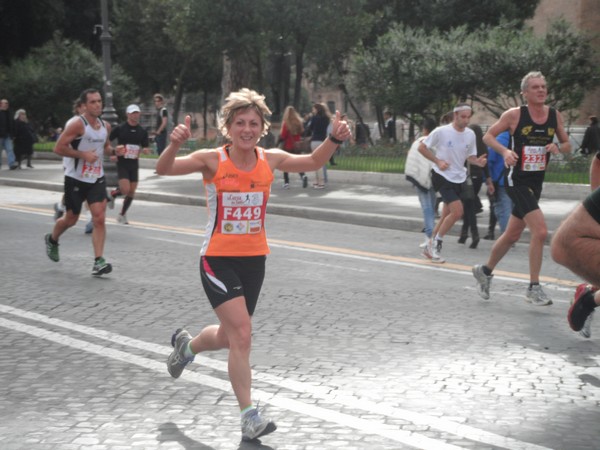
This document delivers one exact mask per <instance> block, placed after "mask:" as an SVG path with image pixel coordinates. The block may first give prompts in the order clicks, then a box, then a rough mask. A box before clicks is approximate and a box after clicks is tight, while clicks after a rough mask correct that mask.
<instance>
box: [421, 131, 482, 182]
mask: <svg viewBox="0 0 600 450" xmlns="http://www.w3.org/2000/svg"><path fill="white" fill-rule="evenodd" d="M425 145H426V146H427V148H428V149H431V150H432V151H433V152H434V153H435V156H436V157H437V158H438V159H441V160H443V161H446V162H447V163H448V164H449V167H448V168H447V169H446V170H440V168H439V167H438V166H437V164H434V165H433V170H434V171H435V172H436V173H438V174H440V175H441V176H443V177H444V178H445V179H446V180H448V181H450V182H452V183H463V182H464V181H465V180H466V179H467V168H466V167H465V162H466V160H467V158H468V157H469V156H477V143H476V141H475V133H474V132H473V130H471V129H470V128H465V129H464V130H463V131H456V129H455V128H454V127H453V126H452V124H451V123H450V124H448V125H443V126H441V127H437V128H436V129H435V130H433V131H432V132H431V134H430V135H429V136H427V138H426V139H425Z"/></svg>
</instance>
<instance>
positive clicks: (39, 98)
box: [3, 34, 133, 127]
mask: <svg viewBox="0 0 600 450" xmlns="http://www.w3.org/2000/svg"><path fill="white" fill-rule="evenodd" d="M9 72H10V74H11V76H10V77H7V78H6V79H5V80H3V88H4V89H5V90H6V92H10V101H11V103H12V104H13V105H14V106H15V107H16V108H24V109H25V110H27V113H28V116H29V117H30V119H31V120H32V121H33V122H34V123H37V124H38V125H39V124H44V125H46V126H49V127H58V126H62V125H63V124H64V123H65V121H66V120H67V119H68V118H69V117H71V116H72V106H73V101H74V100H75V99H76V98H78V97H79V94H80V93H81V92H82V91H83V90H84V89H87V88H97V89H99V90H100V91H102V74H103V70H102V64H101V62H100V61H99V60H98V58H97V57H96V56H95V55H94V54H93V53H92V52H91V51H90V50H88V49H86V48H84V47H83V46H82V45H81V44H79V43H78V42H73V41H69V40H67V39H64V38H62V36H61V35H60V34H56V35H55V36H54V38H53V39H52V40H50V41H49V42H47V43H46V44H44V45H43V46H41V47H39V48H36V49H33V50H32V51H31V52H30V53H29V54H28V56H27V57H25V58H23V59H19V60H14V61H13V63H12V64H11V65H10V66H9ZM113 85H114V88H115V89H114V90H115V96H114V103H115V107H116V108H117V109H121V110H122V109H124V108H125V106H126V105H127V103H126V102H127V101H128V100H129V98H131V97H130V96H131V93H132V91H133V82H132V81H131V79H130V78H129V77H127V76H126V75H125V74H124V73H123V71H122V70H121V69H120V68H119V67H118V66H115V67H113Z"/></svg>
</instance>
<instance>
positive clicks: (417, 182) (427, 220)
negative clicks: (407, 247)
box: [404, 118, 435, 252]
mask: <svg viewBox="0 0 600 450" xmlns="http://www.w3.org/2000/svg"><path fill="white" fill-rule="evenodd" d="M434 128H435V120H434V119H431V118H426V119H424V120H423V124H422V125H421V136H420V137H418V138H417V139H415V141H414V142H413V143H412V145H411V146H410V150H408V155H406V166H405V168H404V173H405V175H406V179H407V180H408V181H410V182H411V183H412V185H413V187H414V188H415V189H416V191H417V196H418V197H419V203H420V204H421V210H422V211H423V222H424V227H423V232H424V233H425V242H424V243H423V244H421V248H423V249H425V248H426V247H427V246H428V245H429V241H430V240H431V238H432V237H433V227H434V226H435V189H434V188H433V186H432V184H431V167H432V165H433V163H432V162H431V161H429V160H428V159H427V158H425V157H424V156H423V155H421V153H420V152H419V145H421V142H423V141H424V140H425V138H426V137H427V136H429V133H431V132H432V131H433V130H434ZM423 251H424V252H425V250H423Z"/></svg>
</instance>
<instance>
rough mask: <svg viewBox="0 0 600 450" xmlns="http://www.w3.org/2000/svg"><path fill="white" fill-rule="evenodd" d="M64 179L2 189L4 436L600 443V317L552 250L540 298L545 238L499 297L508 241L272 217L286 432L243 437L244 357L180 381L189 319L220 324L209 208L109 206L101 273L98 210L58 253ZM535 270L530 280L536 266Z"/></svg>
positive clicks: (230, 444) (204, 362) (279, 413)
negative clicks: (577, 299)
mask: <svg viewBox="0 0 600 450" xmlns="http://www.w3.org/2000/svg"><path fill="white" fill-rule="evenodd" d="M59 198H60V194H59V193H58V192H46V191H40V190H30V189H20V188H10V187H6V186H2V187H0V210H1V213H0V224H1V229H2V231H3V233H2V234H3V236H2V237H3V239H2V243H1V244H0V254H1V255H2V257H1V258H0V282H1V286H2V289H0V333H1V334H0V335H1V336H2V340H1V344H0V349H1V351H0V448H2V449H9V450H12V449H57V450H58V449H60V450H62V449H131V448H140V449H155V448H159V449H181V448H184V449H202V450H211V449H212V450H225V449H263V450H269V449H273V450H275V449H276V450H296V449H314V450H317V449H319V450H321V449H324V450H329V449H357V450H358V449H360V450H363V449H364V450H372V449H374V450H390V449H405V448H424V449H425V448H427V449H430V448H431V449H438V448H439V449H451V448H467V449H499V448H507V449H541V448H553V449H569V450H571V449H590V448H599V447H600V444H598V442H599V440H600V431H599V430H600V427H599V426H598V424H599V423H600V408H599V406H600V369H599V368H598V362H599V356H598V351H599V350H600V345H599V344H598V342H599V341H598V339H599V338H600V331H597V327H596V329H595V330H594V335H593V336H592V338H591V339H588V340H586V339H583V338H581V337H580V336H579V335H578V334H576V333H573V332H571V331H570V330H569V329H568V326H567V323H566V319H565V314H566V310H567V308H568V302H569V300H570V297H571V295H572V292H573V286H574V285H575V284H576V283H577V280H576V279H574V277H573V276H572V275H571V274H569V273H568V272H567V271H566V270H565V269H563V268H561V267H560V266H558V265H556V264H554V263H553V262H552V261H551V260H550V259H549V256H548V252H546V255H545V260H544V266H543V269H542V273H543V275H544V280H543V281H544V285H545V289H546V290H547V292H548V293H549V294H550V295H551V296H552V297H553V299H554V305H553V306H551V307H547V308H536V307H533V306H531V305H529V304H527V303H526V302H524V301H523V298H524V291H525V287H526V284H525V282H524V275H523V274H525V273H526V270H527V256H526V255H527V247H526V245H524V244H518V245H517V246H516V248H515V249H513V251H511V252H510V253H509V255H508V256H507V257H506V259H505V260H504V261H503V262H502V264H501V266H500V267H499V268H498V269H499V271H503V272H499V274H498V275H497V276H496V278H495V279H494V284H493V285H492V300H490V301H482V300H480V299H479V297H478V296H477V294H476V292H475V288H474V282H473V279H472V276H471V275H470V267H471V265H472V264H475V263H477V262H481V261H482V260H484V259H485V258H486V257H487V254H488V252H489V248H490V246H491V243H489V242H487V241H486V242H483V241H482V242H481V243H480V248H479V249H477V250H470V249H468V248H465V247H464V246H460V245H459V244H456V243H455V242H453V241H450V242H448V243H446V245H445V247H444V252H445V253H444V255H445V256H446V257H447V259H448V261H449V262H448V263H447V264H444V265H441V266H435V265H432V264H430V263H427V262H425V261H424V260H422V259H420V258H419V257H418V248H417V246H416V244H417V243H419V242H420V235H419V234H418V233H411V232H405V231H395V230H388V229H374V228H370V227H361V226H356V225H349V224H344V223H332V222H320V221H313V220H305V219H298V218H292V217H282V216H270V217H269V219H268V227H269V230H268V232H269V236H270V245H271V249H272V254H271V255H270V256H269V259H268V262H267V278H266V280H265V285H264V288H263V292H262V294H261V299H260V303H259V307H258V310H257V314H256V317H255V320H254V330H253V331H254V337H253V354H252V365H253V370H254V386H253V388H254V397H255V400H260V402H261V404H264V405H266V407H267V410H268V413H269V415H270V416H271V417H272V418H273V419H274V420H275V421H276V422H277V425H278V430H277V431H276V432H275V433H273V434H272V435H269V436H267V437H265V438H263V439H262V443H258V442H254V443H241V442H240V432H239V416H238V413H237V411H236V405H235V399H234V397H233V394H232V393H231V389H230V386H229V382H228V380H227V374H226V365H227V361H226V360H227V356H226V353H224V352H215V353H211V354H207V355H202V356H200V357H198V358H196V361H195V363H194V364H192V365H191V367H190V369H189V370H186V371H185V372H184V374H183V375H182V377H181V379H178V380H173V379H171V378H170V377H169V375H168V374H167V372H166V369H165V364H164V361H165V359H166V356H167V355H168V354H169V352H170V345H169V338H170V334H171V333H172V332H173V330H174V328H176V327H179V326H185V327H187V328H188V329H189V330H190V332H192V333H195V332H198V331H199V330H200V329H201V327H203V326H205V325H207V324H209V323H213V321H214V313H213V312H212V311H211V309H210V307H209V305H208V303H207V301H206V300H205V298H204V295H203V293H202V287H201V283H200V281H199V276H198V270H197V259H198V256H197V254H198V250H199V246H200V242H201V237H200V236H199V233H200V232H201V230H202V225H203V224H204V222H205V219H206V217H205V213H204V210H203V208H196V207H190V206H178V205H168V204H159V203H152V202H143V201H136V202H134V204H133V206H132V208H131V212H130V214H128V215H129V218H130V223H131V224H130V225H129V226H123V225H118V224H116V222H115V215H116V213H115V212H109V216H110V217H109V226H108V240H107V247H106V258H107V260H108V261H109V262H111V263H113V265H114V271H113V273H111V274H110V275H108V276H105V277H103V278H100V279H96V278H93V277H91V275H90V273H91V265H92V264H91V259H92V258H91V255H92V249H91V244H90V242H89V240H90V237H89V236H86V235H84V233H83V226H84V223H83V221H82V222H81V223H80V224H78V225H77V226H76V227H75V228H74V229H72V230H69V231H68V232H67V234H65V235H64V237H63V238H62V239H61V246H60V251H61V261H60V262H59V263H53V262H51V261H50V260H48V258H47V257H46V256H45V254H44V247H43V240H42V237H43V235H44V233H46V232H48V231H49V230H50V229H51V226H52V211H51V205H52V203H53V202H54V201H57V200H58V199H59ZM525 278H526V277H525Z"/></svg>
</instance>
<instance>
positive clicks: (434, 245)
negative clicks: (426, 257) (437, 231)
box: [430, 239, 446, 264]
mask: <svg viewBox="0 0 600 450" xmlns="http://www.w3.org/2000/svg"><path fill="white" fill-rule="evenodd" d="M430 251H431V262H433V263H437V264H443V263H445V262H446V260H445V259H444V258H442V255H441V252H442V241H441V240H439V239H432V240H431V250H430Z"/></svg>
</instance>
